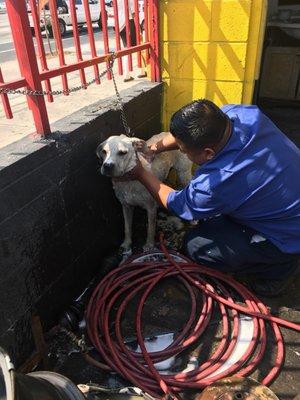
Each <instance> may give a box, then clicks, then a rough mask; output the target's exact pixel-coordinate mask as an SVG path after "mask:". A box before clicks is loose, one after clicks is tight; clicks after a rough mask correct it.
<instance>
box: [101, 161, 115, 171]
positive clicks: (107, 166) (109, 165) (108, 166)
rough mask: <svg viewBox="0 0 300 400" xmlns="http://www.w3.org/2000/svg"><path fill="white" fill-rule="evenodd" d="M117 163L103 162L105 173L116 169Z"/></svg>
mask: <svg viewBox="0 0 300 400" xmlns="http://www.w3.org/2000/svg"><path fill="white" fill-rule="evenodd" d="M114 166H115V164H114V163H112V162H109V163H105V164H103V170H104V173H105V174H110V173H111V172H112V170H113V169H114Z"/></svg>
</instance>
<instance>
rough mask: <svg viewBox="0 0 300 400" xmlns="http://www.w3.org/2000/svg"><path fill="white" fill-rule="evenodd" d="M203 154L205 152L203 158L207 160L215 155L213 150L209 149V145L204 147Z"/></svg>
mask: <svg viewBox="0 0 300 400" xmlns="http://www.w3.org/2000/svg"><path fill="white" fill-rule="evenodd" d="M204 154H205V159H206V160H207V161H209V160H212V159H213V158H214V156H215V155H216V153H215V151H214V150H213V149H211V148H210V147H207V148H205V149H204Z"/></svg>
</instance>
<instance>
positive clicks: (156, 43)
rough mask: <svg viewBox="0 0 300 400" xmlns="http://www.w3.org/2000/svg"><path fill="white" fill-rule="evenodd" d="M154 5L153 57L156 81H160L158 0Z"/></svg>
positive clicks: (153, 0)
mask: <svg viewBox="0 0 300 400" xmlns="http://www.w3.org/2000/svg"><path fill="white" fill-rule="evenodd" d="M152 5H153V45H154V46H153V47H154V48H153V50H154V51H153V53H154V54H153V55H152V59H153V62H154V71H155V76H154V81H155V82H160V69H159V57H158V56H159V37H158V33H159V21H158V0H152Z"/></svg>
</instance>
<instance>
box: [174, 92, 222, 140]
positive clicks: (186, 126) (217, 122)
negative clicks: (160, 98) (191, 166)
mask: <svg viewBox="0 0 300 400" xmlns="http://www.w3.org/2000/svg"><path fill="white" fill-rule="evenodd" d="M226 124H227V116H226V115H225V114H224V113H223V112H222V111H221V110H220V108H219V107H218V106H216V105H215V104H214V103H213V102H211V101H209V100H206V99H202V100H195V101H192V102H191V103H189V104H187V105H186V106H184V107H182V108H181V109H180V110H178V111H176V112H175V113H174V114H173V115H172V118H171V123H170V132H171V134H172V135H173V136H174V137H175V138H178V139H179V140H181V141H182V142H183V143H184V144H185V145H186V146H187V147H190V148H193V147H194V148H202V147H203V146H206V145H212V144H217V143H219V142H220V141H221V139H222V138H223V135H224V132H225V129H226Z"/></svg>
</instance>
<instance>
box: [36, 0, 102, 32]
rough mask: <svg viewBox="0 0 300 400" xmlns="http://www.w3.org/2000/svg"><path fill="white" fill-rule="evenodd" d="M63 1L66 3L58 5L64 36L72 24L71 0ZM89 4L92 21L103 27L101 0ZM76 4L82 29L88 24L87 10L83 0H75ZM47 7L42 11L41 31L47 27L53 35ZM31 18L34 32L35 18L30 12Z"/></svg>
mask: <svg viewBox="0 0 300 400" xmlns="http://www.w3.org/2000/svg"><path fill="white" fill-rule="evenodd" d="M63 3H64V4H62V5H60V4H59V3H57V5H58V7H57V11H58V24H59V29H60V33H61V35H62V36H63V35H65V33H66V31H67V26H71V25H72V20H71V14H70V11H69V10H70V2H69V0H63ZM88 4H89V9H90V14H91V20H92V22H93V23H94V22H97V24H98V26H99V28H100V29H102V18H101V11H100V2H99V0H88ZM75 5H76V14H77V22H78V27H79V29H82V27H83V26H84V25H85V24H86V18H85V12H84V6H83V3H82V0H75ZM47 8H48V7H45V12H44V13H43V12H42V13H41V16H40V28H41V31H44V30H45V29H47V31H48V33H49V36H50V37H53V29H52V23H51V16H50V11H49V9H47ZM29 12H30V11H29ZM107 16H108V12H107V11H106V18H107ZM29 19H30V26H31V30H32V31H33V32H34V29H33V20H32V18H31V16H30V14H29Z"/></svg>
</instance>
